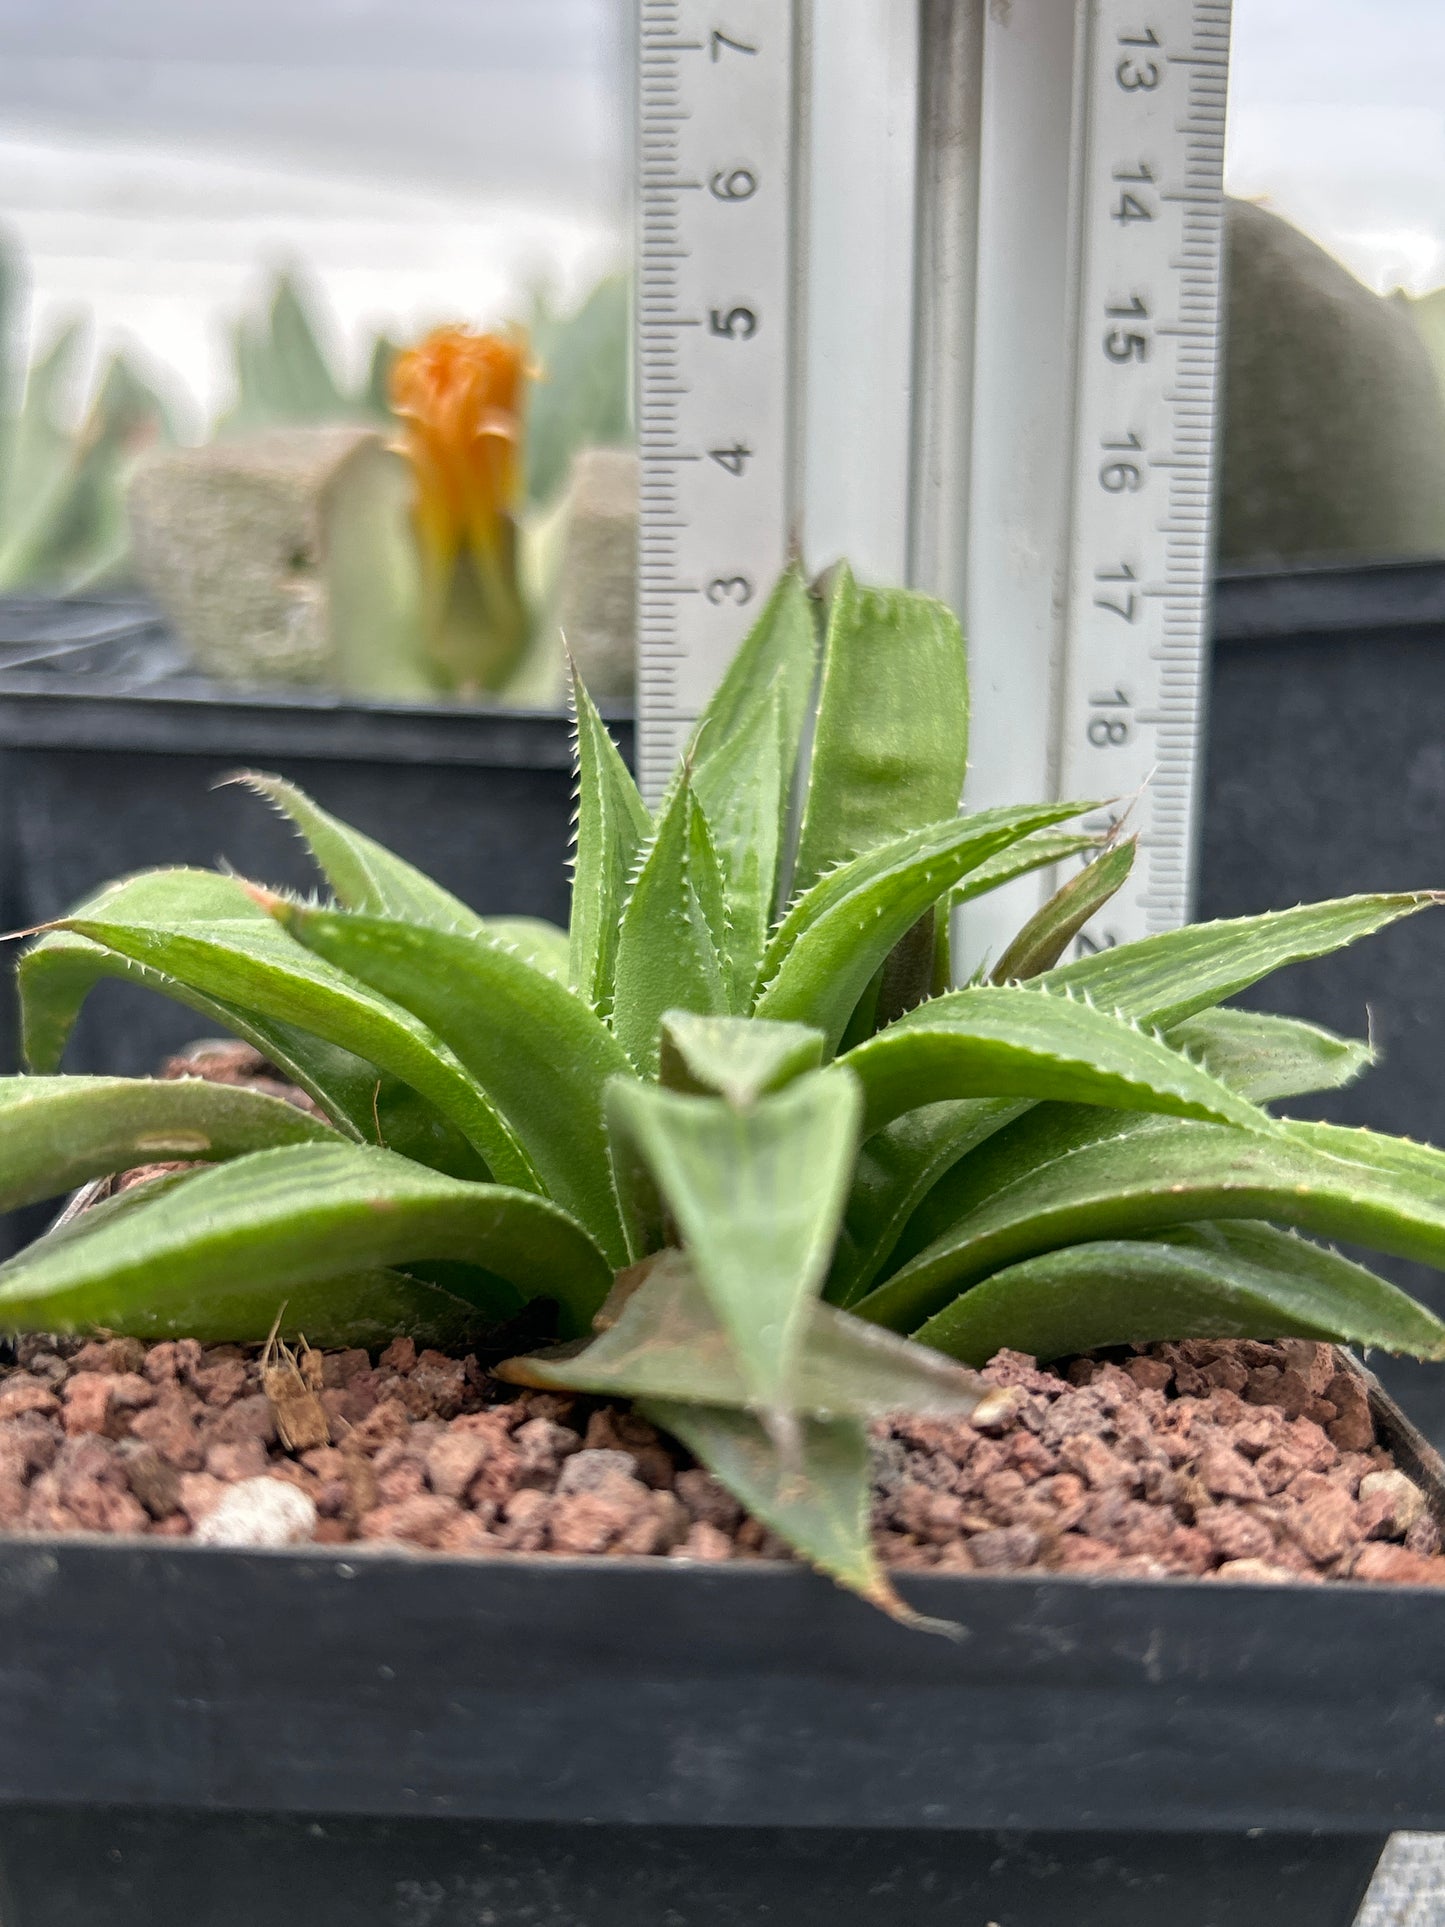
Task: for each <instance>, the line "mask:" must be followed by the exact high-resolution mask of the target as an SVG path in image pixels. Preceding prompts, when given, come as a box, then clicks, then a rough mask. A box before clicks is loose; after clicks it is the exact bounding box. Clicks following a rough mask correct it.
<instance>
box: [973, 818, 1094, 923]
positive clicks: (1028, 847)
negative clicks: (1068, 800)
mask: <svg viewBox="0 0 1445 1927" xmlns="http://www.w3.org/2000/svg"><path fill="white" fill-rule="evenodd" d="M1099 844H1100V838H1099V836H1098V835H1097V834H1096V833H1094V832H1093V831H1090V830H1046V831H1044V832H1043V833H1042V834H1040V835H1038V836H1026V837H1025V838H1024V839H1023V841H1022V842H1020V843H1015V844H1014V846H1013V848H1012V849H1009V850H1005V851H1004V852H1003V853H1002V855H1000V856H995V857H990V858H989V860H988V862H987V863H980V864H979V866H978V868H977V869H976V870H971V871H970V872H969V874H968V875H967V876H966V877H965V878H964V879H963V882H962V883H960V884H958V885H957V886H956V887H955V889H954V892H953V897H952V901H953V904H954V905H955V907H957V906H958V905H959V904H963V903H972V902H973V900H974V899H975V897H982V896H987V894H988V893H989V891H990V890H998V889H1001V888H1002V886H1003V885H1004V884H1005V883H1012V882H1013V881H1014V879H1015V878H1016V877H1023V876H1028V875H1029V874H1030V873H1031V872H1032V871H1034V870H1050V869H1052V868H1053V867H1054V865H1055V864H1056V863H1068V862H1070V861H1072V859H1073V858H1074V857H1078V856H1086V855H1088V853H1089V852H1090V851H1096V850H1097V849H1098V848H1099Z"/></svg>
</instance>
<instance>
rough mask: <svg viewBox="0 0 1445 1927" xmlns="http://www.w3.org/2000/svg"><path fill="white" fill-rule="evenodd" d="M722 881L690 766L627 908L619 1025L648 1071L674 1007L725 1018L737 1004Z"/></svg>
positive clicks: (620, 950)
mask: <svg viewBox="0 0 1445 1927" xmlns="http://www.w3.org/2000/svg"><path fill="white" fill-rule="evenodd" d="M723 915H724V912H723V899H722V879H721V875H720V872H719V870H718V867H717V858H716V855H715V853H714V852H713V849H712V843H711V839H710V837H709V836H708V832H707V825H706V823H705V822H703V820H702V811H701V808H700V806H699V804H698V801H697V796H696V793H695V792H694V790H693V786H692V782H691V780H690V778H689V777H688V775H687V773H686V772H685V771H684V772H683V773H682V774H681V775H680V776H679V778H678V780H677V782H676V783H674V785H673V787H672V790H671V792H670V794H669V797H668V800H667V802H666V804H665V805H664V807H663V811H662V816H661V819H660V821H659V822H658V826H657V833H656V835H655V836H654V838H653V840H652V843H651V844H650V845H649V847H648V849H647V851H646V853H645V854H644V856H643V858H642V861H641V867H640V868H639V870H638V873H637V880H636V882H635V883H634V884H633V886H632V893H631V895H630V896H629V898H628V900H627V907H626V909H625V910H624V911H623V913H622V926H621V929H620V931H619V933H618V938H617V973H616V996H615V1001H614V1005H613V1012H612V1027H613V1029H614V1031H615V1032H616V1033H617V1037H618V1040H619V1041H620V1043H621V1044H622V1047H623V1049H624V1050H625V1051H626V1052H627V1055H628V1057H629V1058H630V1059H631V1061H632V1062H633V1064H635V1065H636V1067H637V1069H638V1070H639V1071H641V1072H642V1073H643V1074H644V1075H647V1076H650V1075H653V1074H655V1073H656V1070H657V1063H658V1049H659V1029H660V1026H661V1023H662V1014H663V1012H664V1011H666V1010H674V1009H679V1010H690V1011H693V1012H695V1013H696V1014H697V1015H698V1016H703V1017H707V1016H721V1015H723V1014H724V1013H725V1012H726V1011H727V1009H728V1006H729V1002H730V985H729V981H728V967H727V962H726V958H725V955H724V951H723V948H722V938H723V934H724V933H723V931H722V929H720V927H719V925H720V921H721V920H722V919H723Z"/></svg>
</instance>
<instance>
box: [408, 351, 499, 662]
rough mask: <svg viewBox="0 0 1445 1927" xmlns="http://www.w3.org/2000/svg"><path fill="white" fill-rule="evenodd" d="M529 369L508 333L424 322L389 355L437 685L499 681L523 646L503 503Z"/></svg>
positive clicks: (428, 641)
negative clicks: (422, 330)
mask: <svg viewBox="0 0 1445 1927" xmlns="http://www.w3.org/2000/svg"><path fill="white" fill-rule="evenodd" d="M530 374H531V369H530V368H529V366H528V358H527V343H526V339H525V337H524V336H523V335H522V334H521V333H520V332H513V333H511V334H507V335H484V334H474V333H473V332H472V331H471V329H469V328H434V329H433V330H432V332H431V333H430V334H429V335H427V337H426V338H425V340H423V341H420V342H418V343H417V345H416V347H414V348H407V349H404V350H403V351H402V352H401V353H400V354H399V355H398V356H397V357H396V360H395V361H394V362H393V363H392V370H391V405H392V408H393V409H394V410H395V412H396V414H397V416H398V417H399V418H400V421H401V426H402V437H401V441H400V443H399V444H398V452H399V453H400V454H402V455H404V456H405V457H406V460H407V462H408V464H409V466H410V468H411V472H412V479H413V484H414V489H413V496H412V521H413V526H414V528H415V531H416V539H417V547H418V549H419V551H420V555H421V560H422V564H423V569H422V576H423V598H424V604H425V607H424V611H423V621H424V625H425V628H426V632H427V633H426V643H425V647H426V652H427V655H428V657H429V659H430V661H431V664H432V666H433V668H434V670H435V671H436V673H437V675H438V676H439V678H440V679H441V681H442V682H443V684H444V685H446V686H447V687H450V688H452V689H454V690H458V691H460V692H462V693H464V694H466V693H471V692H474V691H476V690H482V689H498V688H501V687H502V686H503V685H504V684H505V682H506V680H507V677H508V676H509V675H510V674H511V673H512V672H513V670H514V669H515V668H516V666H517V664H518V663H519V662H520V660H521V658H522V656H523V654H524V652H525V650H526V646H527V641H528V636H529V632H530V618H529V615H528V612H527V608H526V604H525V600H524V598H523V595H522V590H521V585H520V583H519V581H518V574H517V524H516V520H515V511H516V510H517V509H518V508H519V507H520V505H521V500H522V492H523V476H522V410H523V404H524V401H525V396H526V387H527V381H528V377H529V376H530Z"/></svg>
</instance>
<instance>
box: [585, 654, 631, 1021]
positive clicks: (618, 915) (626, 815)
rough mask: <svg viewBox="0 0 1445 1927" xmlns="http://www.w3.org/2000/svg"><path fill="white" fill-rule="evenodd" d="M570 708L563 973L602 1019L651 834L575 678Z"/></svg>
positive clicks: (613, 750)
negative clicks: (573, 852) (573, 753)
mask: <svg viewBox="0 0 1445 1927" xmlns="http://www.w3.org/2000/svg"><path fill="white" fill-rule="evenodd" d="M572 705H573V714H574V716H575V717H576V721H577V861H576V865H575V868H574V871H573V877H572V923H571V937H570V954H569V963H568V970H569V976H570V981H571V984H572V988H573V989H574V990H575V991H577V993H578V994H579V996H582V997H585V998H586V1000H587V1002H588V1003H589V1004H591V1005H592V1007H593V1009H594V1010H596V1011H597V1012H599V1014H601V1015H603V1016H606V1015H607V1013H608V1012H609V1011H610V1010H611V1008H612V973H613V969H614V967H615V964H616V960H617V933H618V928H619V925H620V924H621V921H622V910H623V905H624V904H625V903H626V901H627V887H628V882H629V879H630V878H631V876H632V873H633V870H634V868H635V866H636V864H637V860H638V855H639V853H640V851H641V850H642V848H643V846H644V845H645V844H646V842H647V840H648V838H649V836H650V835H651V833H652V819H651V817H650V816H649V815H648V813H647V807H646V805H645V804H644V803H643V800H642V798H641V797H640V796H639V795H638V793H637V785H636V784H635V783H634V782H633V780H632V777H631V775H630V774H629V772H628V769H627V765H626V764H625V763H624V762H623V760H622V758H621V756H620V755H619V754H618V752H617V745H616V743H614V742H613V740H612V738H611V736H610V735H609V734H608V732H607V727H606V725H605V724H604V722H603V721H602V718H601V716H599V715H598V713H597V706H596V704H595V703H594V702H593V700H592V698H591V697H590V696H589V695H588V693H587V691H586V689H585V688H584V687H583V685H582V682H581V681H580V679H579V678H578V677H577V676H576V675H574V676H573V678H572Z"/></svg>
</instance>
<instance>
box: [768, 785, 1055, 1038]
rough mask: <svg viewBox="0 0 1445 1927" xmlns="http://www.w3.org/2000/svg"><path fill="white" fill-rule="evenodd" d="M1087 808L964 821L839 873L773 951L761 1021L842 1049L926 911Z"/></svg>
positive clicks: (814, 891)
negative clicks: (1014, 847) (866, 996)
mask: <svg viewBox="0 0 1445 1927" xmlns="http://www.w3.org/2000/svg"><path fill="white" fill-rule="evenodd" d="M1081 807H1087V806H1086V805H1080V804H1078V803H1055V804H1050V805H1044V806H1041V807H1039V808H1036V809H1022V810H1011V809H1006V810H984V811H982V812H980V814H978V815H977V816H963V817H956V818H954V819H952V820H951V821H949V822H946V823H934V824H931V825H929V826H928V827H927V828H925V829H921V830H911V831H909V833H908V834H907V835H906V836H901V837H896V838H894V840H893V841H892V842H890V843H885V844H884V845H882V846H881V848H876V849H873V850H869V851H867V852H865V853H864V854H863V855H862V856H858V857H855V858H854V859H853V860H852V862H851V863H845V864H844V865H843V867H842V868H841V869H838V870H831V871H829V873H828V874H827V875H826V876H825V877H823V878H821V879H820V881H818V882H817V883H815V884H814V885H813V886H812V888H811V889H810V890H809V891H808V892H807V894H806V895H805V896H803V897H802V898H800V899H799V901H798V902H796V903H795V904H794V905H793V907H792V909H791V910H790V911H789V912H788V915H787V916H786V917H785V918H784V920H783V922H782V924H781V925H780V926H779V928H778V930H777V932H776V933H775V935H774V937H773V940H772V942H771V943H770V944H769V946H768V954H767V957H766V958H765V959H764V963H763V985H764V987H763V990H762V992H761V994H760V995H759V997H758V999H757V1002H756V1004H755V1005H754V1015H755V1016H758V1017H771V1018H775V1019H780V1020H782V1021H784V1022H789V1023H803V1024H812V1025H814V1026H815V1027H816V1028H817V1029H819V1030H821V1031H822V1032H823V1033H824V1035H825V1036H826V1037H827V1039H828V1042H829V1047H830V1048H834V1049H835V1048H836V1047H837V1045H838V1042H839V1040H840V1039H841V1038H842V1036H843V1033H844V1030H845V1029H846V1027H847V1024H848V1020H849V1018H850V1017H851V1016H852V1014H853V1008H854V1006H855V1005H856V1004H857V1002H858V999H859V998H860V997H861V996H862V995H863V993H864V991H865V990H866V989H867V987H868V984H869V982H870V981H871V979H872V977H873V974H874V972H875V971H876V970H878V969H879V968H880V966H881V965H882V964H883V962H884V960H885V959H886V957H887V956H888V953H889V952H890V951H891V950H892V949H893V946H894V945H895V944H896V943H897V942H898V940H899V938H900V937H902V936H903V935H904V934H905V933H906V932H907V931H908V930H909V929H911V927H912V926H913V925H914V924H915V923H916V922H917V921H918V919H919V918H920V917H921V916H922V915H923V913H924V911H925V910H928V909H931V908H932V906H933V905H934V904H935V903H936V902H937V901H938V899H939V898H940V897H943V896H946V895H947V893H948V892H949V891H950V890H951V889H952V888H953V886H954V884H955V883H957V881H958V879H959V878H960V877H961V876H964V875H966V874H967V872H968V871H969V870H971V869H973V868H974V867H976V865H978V864H980V863H983V862H986V861H987V859H988V858H989V857H991V856H994V855H996V854H997V852H998V851H1000V850H1002V849H1006V848H1007V847H1008V846H1009V845H1010V844H1011V843H1015V842H1017V841H1018V840H1019V838H1020V837H1024V836H1028V835H1029V834H1030V833H1031V832H1032V831H1034V830H1037V829H1041V828H1044V827H1046V826H1047V825H1048V824H1050V823H1057V822H1059V821H1061V820H1062V819H1063V818H1064V817H1066V816H1073V815H1075V814H1076V813H1077V812H1078V810H1079V809H1080V808H1081Z"/></svg>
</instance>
